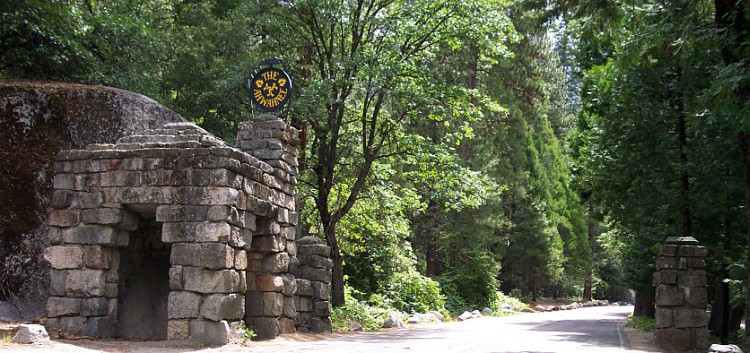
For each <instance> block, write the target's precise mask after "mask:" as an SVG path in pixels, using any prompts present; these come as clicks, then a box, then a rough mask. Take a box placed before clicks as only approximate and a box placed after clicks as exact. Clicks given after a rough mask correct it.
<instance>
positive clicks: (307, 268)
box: [44, 115, 332, 344]
mask: <svg viewBox="0 0 750 353" xmlns="http://www.w3.org/2000/svg"><path fill="white" fill-rule="evenodd" d="M298 144H299V137H298V132H297V130H295V129H294V128H292V127H289V126H287V124H286V123H284V122H283V121H282V120H280V119H278V118H277V117H275V116H271V115H264V116H261V117H259V118H257V119H255V120H254V121H251V122H244V123H242V124H240V129H239V131H238V134H237V147H238V148H235V147H231V146H228V145H226V143H224V142H223V141H221V140H219V139H217V138H216V137H214V136H212V135H211V134H209V133H208V132H206V131H205V130H203V129H201V128H199V127H198V126H196V125H193V124H190V123H170V124H167V125H165V126H164V127H163V128H161V129H151V130H147V131H144V132H142V133H140V134H138V135H132V136H127V137H123V138H121V139H119V140H118V141H117V143H116V144H93V145H88V146H87V147H86V148H85V149H82V150H67V151H63V152H61V153H59V154H58V157H57V161H56V162H55V165H54V171H55V176H54V189H55V190H54V194H53V196H52V200H51V202H50V203H51V207H52V210H51V211H50V214H49V217H48V226H49V239H50V246H49V247H48V248H47V250H46V251H45V254H44V257H45V259H46V260H47V261H48V262H49V263H50V265H51V270H50V273H51V274H50V282H51V283H50V298H49V299H48V302H47V312H48V320H47V326H48V327H49V328H51V329H59V330H61V331H63V332H65V333H67V334H72V335H81V336H91V337H120V338H135V339H181V338H188V337H192V338H195V339H199V340H201V341H207V342H211V343H216V344H223V343H226V342H228V340H229V339H230V338H231V335H232V332H234V331H235V330H234V329H235V328H236V327H237V326H241V325H247V326H248V327H251V328H253V329H254V330H255V332H256V334H257V335H258V337H259V338H273V337H276V336H278V335H279V334H283V333H292V332H297V331H302V332H304V331H313V332H327V331H330V330H331V323H330V319H329V317H328V316H329V313H330V309H329V303H328V299H329V288H330V278H331V275H330V269H331V265H332V262H331V260H330V258H329V255H330V251H329V249H328V247H326V246H325V245H324V244H323V243H322V242H321V241H320V239H318V238H316V237H303V238H300V239H297V222H298V218H299V217H298V213H297V208H296V190H295V186H296V183H297V180H296V176H297V152H296V146H297V145H298Z"/></svg>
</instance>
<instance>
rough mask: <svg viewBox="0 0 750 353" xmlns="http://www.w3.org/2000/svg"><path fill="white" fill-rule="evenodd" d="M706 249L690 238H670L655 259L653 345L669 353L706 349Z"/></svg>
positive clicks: (703, 350)
mask: <svg viewBox="0 0 750 353" xmlns="http://www.w3.org/2000/svg"><path fill="white" fill-rule="evenodd" d="M707 254H708V249H706V247H704V246H700V245H698V241H697V240H695V238H693V237H669V238H667V240H666V241H665V242H664V244H663V245H662V246H661V248H660V249H659V253H658V255H657V259H656V273H654V285H655V286H656V331H655V332H654V343H656V345H657V346H658V347H659V348H661V349H664V350H666V351H669V352H693V351H702V352H705V351H706V348H707V347H708V331H707V324H708V317H707V314H706V305H707V304H708V298H707V293H706V271H705V267H706V262H705V261H704V260H703V257H705V256H706V255H707Z"/></svg>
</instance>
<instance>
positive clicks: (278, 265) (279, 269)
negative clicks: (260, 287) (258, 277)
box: [261, 252, 289, 273]
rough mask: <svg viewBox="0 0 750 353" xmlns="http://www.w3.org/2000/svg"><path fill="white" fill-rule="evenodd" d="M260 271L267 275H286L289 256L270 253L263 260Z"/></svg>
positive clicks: (283, 253)
mask: <svg viewBox="0 0 750 353" xmlns="http://www.w3.org/2000/svg"><path fill="white" fill-rule="evenodd" d="M261 270H262V271H263V272H267V273H286V272H288V270H289V254H287V253H285V252H279V253H272V254H268V255H266V257H265V258H263V262H262V264H261Z"/></svg>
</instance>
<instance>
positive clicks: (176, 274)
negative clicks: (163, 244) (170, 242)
mask: <svg viewBox="0 0 750 353" xmlns="http://www.w3.org/2000/svg"><path fill="white" fill-rule="evenodd" d="M173 251H174V250H173ZM169 289H171V290H183V289H184V282H183V280H182V266H172V267H170V268H169Z"/></svg>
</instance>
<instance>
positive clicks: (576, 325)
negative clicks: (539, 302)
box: [253, 306, 633, 353]
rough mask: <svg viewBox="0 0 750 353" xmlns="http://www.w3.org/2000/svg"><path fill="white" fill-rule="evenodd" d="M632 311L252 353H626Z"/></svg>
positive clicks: (469, 324)
mask: <svg viewBox="0 0 750 353" xmlns="http://www.w3.org/2000/svg"><path fill="white" fill-rule="evenodd" d="M632 310H633V307H632V306H631V307H627V306H623V307H617V306H611V307H593V308H582V309H577V310H569V311H557V312H550V313H543V314H524V315H514V316H509V317H485V318H481V319H472V320H467V321H464V322H455V323H448V324H432V325H423V326H418V327H414V328H407V329H398V330H389V331H383V332H374V333H361V334H352V335H344V336H343V337H337V338H330V339H324V340H321V341H316V342H287V343H285V344H283V345H282V346H283V348H281V347H279V346H276V347H273V348H272V347H253V351H254V352H279V351H280V350H279V349H280V348H281V351H284V352H285V353H286V352H288V353H292V352H294V353H303V352H304V353H318V352H320V353H323V352H347V353H375V352H378V353H380V352H389V353H397V352H415V353H416V352H418V353H435V352H446V353H447V352H451V353H458V352H466V353H506V352H508V353H509V352H529V353H531V352H534V353H553V352H599V353H608V352H625V351H628V344H627V340H626V337H625V334H624V332H623V330H622V327H623V325H624V321H625V319H626V318H627V316H628V314H630V313H631V312H632Z"/></svg>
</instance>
